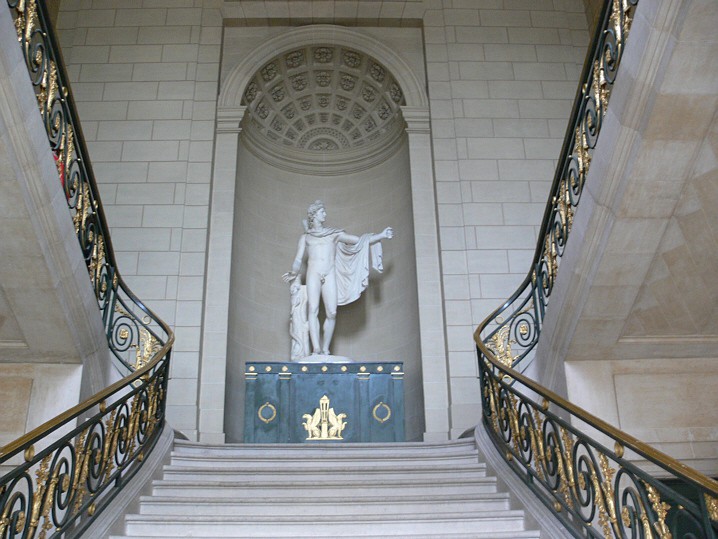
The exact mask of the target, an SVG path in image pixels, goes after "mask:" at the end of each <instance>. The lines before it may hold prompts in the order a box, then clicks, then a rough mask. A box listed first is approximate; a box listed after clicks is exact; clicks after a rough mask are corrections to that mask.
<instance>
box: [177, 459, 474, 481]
mask: <svg viewBox="0 0 718 539" xmlns="http://www.w3.org/2000/svg"><path fill="white" fill-rule="evenodd" d="M325 475H329V476H340V477H343V478H344V479H345V480H346V481H354V480H356V479H360V478H364V479H367V478H371V477H381V478H383V479H385V480H392V481H398V480H401V479H402V478H405V477H406V476H407V475H412V476H413V477H415V478H417V479H418V478H421V479H424V480H428V479H449V478H452V477H461V478H479V477H486V466H485V465H479V464H458V465H449V464H440V465H433V466H426V465H424V466H408V465H407V466H401V467H396V466H386V465H383V466H372V467H368V466H361V465H360V466H354V465H351V464H350V463H344V465H343V466H341V467H338V466H337V467H333V468H331V470H328V469H327V468H326V467H325V466H324V465H323V463H322V465H321V466H320V467H317V463H311V465H310V464H309V463H307V465H306V466H296V467H295V466H288V465H287V463H275V467H274V468H273V469H253V468H244V467H239V468H235V467H232V468H230V467H226V468H225V467H221V468H206V467H204V466H179V465H169V466H165V467H164V476H163V477H164V479H166V480H170V481H176V480H184V481H247V480H253V481H254V482H261V481H266V480H274V479H278V480H282V481H306V480H309V479H314V478H317V477H321V476H325Z"/></svg>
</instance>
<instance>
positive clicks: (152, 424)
mask: <svg viewBox="0 0 718 539" xmlns="http://www.w3.org/2000/svg"><path fill="white" fill-rule="evenodd" d="M7 4H8V7H9V8H10V11H11V13H12V15H13V18H14V21H15V29H16V31H17V37H18V42H19V44H20V47H21V50H22V52H23V54H24V58H25V64H26V66H27V70H28V74H29V76H30V81H31V83H32V87H33V88H34V91H35V96H36V98H37V104H38V109H39V112H40V117H41V120H42V122H43V124H44V126H45V129H46V132H47V138H48V142H49V146H50V149H51V151H52V153H53V156H54V159H55V164H56V168H57V172H58V176H59V183H60V185H61V186H62V189H63V191H64V194H65V198H66V199H67V205H68V208H69V210H70V217H71V219H72V223H73V225H74V228H75V233H76V235H77V238H78V241H79V244H80V248H81V251H82V256H83V257H84V260H85V263H86V266H87V271H88V274H89V277H90V283H91V286H92V288H93V290H94V293H95V296H96V298H97V302H98V305H99V307H100V310H101V313H102V319H103V322H104V324H105V331H106V334H107V340H108V345H109V349H110V351H111V352H112V353H113V355H114V357H115V358H116V359H117V360H119V362H120V370H121V371H122V372H123V373H133V374H130V375H129V376H127V377H126V378H124V379H122V380H120V381H119V382H117V383H115V384H113V385H112V386H110V387H108V388H107V389H105V390H103V391H101V392H100V393H98V394H97V395H95V396H94V397H91V398H90V399H88V400H87V401H85V402H84V403H81V404H79V405H78V406H76V407H74V408H72V409H71V410H68V411H66V412H65V413H63V414H61V415H60V416H58V417H57V418H55V419H53V420H51V421H50V422H48V423H46V424H45V425H43V426H41V427H38V428H37V429H35V430H34V431H32V432H30V433H28V434H26V435H25V436H23V437H22V438H20V439H18V440H16V441H15V442H12V443H10V444H8V445H6V446H5V447H2V448H0V465H2V466H3V467H12V466H14V469H11V471H10V472H8V473H7V474H6V475H4V476H3V477H0V538H2V539H11V538H20V537H22V538H23V539H25V538H36V537H37V538H41V539H44V538H46V537H67V536H69V535H71V536H78V537H79V536H80V535H82V531H83V530H85V529H87V527H88V526H89V525H90V524H91V523H92V521H93V518H94V517H95V516H96V515H97V514H99V513H100V512H101V511H102V509H104V508H105V507H106V506H107V504H109V503H110V501H111V500H112V499H113V498H114V497H115V496H116V495H117V493H118V492H119V490H121V489H122V487H123V486H124V484H125V483H126V481H128V480H129V479H130V478H131V477H132V475H134V473H135V472H136V471H137V469H138V468H139V466H141V463H142V461H143V460H144V457H145V456H146V455H147V454H149V452H150V451H151V450H152V448H153V447H154V444H155V442H156V441H157V438H158V436H159V434H160V432H161V431H162V427H163V425H164V411H165V403H166V396H167V392H166V387H167V379H168V372H169V353H170V349H171V346H172V343H173V341H174V335H173V334H172V332H171V330H170V329H169V327H168V326H167V324H165V323H164V322H163V321H162V320H161V319H160V318H158V317H157V316H156V315H155V314H154V313H153V312H152V311H150V310H149V309H148V308H147V307H145V305H144V304H143V303H142V302H141V301H140V300H139V299H138V298H137V297H136V296H135V295H134V294H133V293H132V292H131V291H130V290H129V289H128V288H127V286H126V285H125V283H124V281H123V280H122V278H121V277H120V275H119V273H118V271H117V266H116V263H115V259H114V254H113V250H112V244H111V241H110V236H109V228H108V226H107V223H106V220H105V217H104V213H103V210H102V205H101V203H100V197H99V192H98V189H97V183H96V182H95V179H94V176H93V173H92V167H91V165H90V160H89V156H88V154H87V148H86V146H85V143H84V140H83V138H82V130H81V128H80V124H79V120H78V115H77V112H76V109H75V105H74V102H73V100H72V97H71V92H70V88H69V83H68V79H67V75H66V73H65V67H64V64H63V63H62V59H61V55H60V52H59V47H58V45H57V40H56V39H55V37H54V33H53V29H52V26H51V24H50V23H49V22H48V17H47V12H46V8H45V4H44V2H41V1H39V0H7ZM21 459H22V460H24V462H20V460H21ZM68 534H69V535H68Z"/></svg>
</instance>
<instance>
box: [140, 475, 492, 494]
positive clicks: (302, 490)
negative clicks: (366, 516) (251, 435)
mask: <svg viewBox="0 0 718 539" xmlns="http://www.w3.org/2000/svg"><path fill="white" fill-rule="evenodd" d="M407 490H409V491H411V492H414V493H420V494H430V493H437V494H472V493H479V492H480V493H494V492H496V491H497V486H496V478H490V477H478V478H455V479H453V480H428V481H425V480H422V479H415V478H411V477H409V478H405V479H403V480H401V481H384V480H383V479H368V480H367V479H364V480H355V481H352V482H351V483H347V482H346V481H344V480H343V478H342V479H334V478H332V479H321V478H313V479H312V480H311V481H276V480H275V481H272V480H267V481H263V482H262V483H261V484H257V483H253V482H252V481H231V482H230V481H167V480H164V479H161V480H157V481H153V483H152V492H153V495H156V496H181V497H186V496H194V497H203V498H207V497H216V498H229V497H231V498H236V497H240V496H265V497H270V496H275V497H292V498H295V499H296V498H303V497H306V496H307V495H308V493H311V496H312V497H316V498H324V497H332V496H346V495H348V494H351V495H352V496H371V495H375V496H383V497H388V496H402V495H405V494H406V493H407Z"/></svg>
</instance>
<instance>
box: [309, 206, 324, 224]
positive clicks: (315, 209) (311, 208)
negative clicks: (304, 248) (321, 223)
mask: <svg viewBox="0 0 718 539" xmlns="http://www.w3.org/2000/svg"><path fill="white" fill-rule="evenodd" d="M319 210H324V211H326V208H325V207H324V202H322V201H321V200H315V201H314V202H312V203H311V204H310V205H309V208H307V223H308V224H309V228H312V227H313V226H314V220H315V218H316V216H317V212H318V211H319Z"/></svg>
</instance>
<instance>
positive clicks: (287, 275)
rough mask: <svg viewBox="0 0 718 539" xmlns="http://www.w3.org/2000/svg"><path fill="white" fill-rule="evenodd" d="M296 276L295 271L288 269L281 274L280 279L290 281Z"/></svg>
mask: <svg viewBox="0 0 718 539" xmlns="http://www.w3.org/2000/svg"><path fill="white" fill-rule="evenodd" d="M296 278H297V273H296V272H294V271H288V272H287V273H285V274H284V275H282V281H284V282H285V283H291V282H292V281H293V280H294V279H296Z"/></svg>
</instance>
